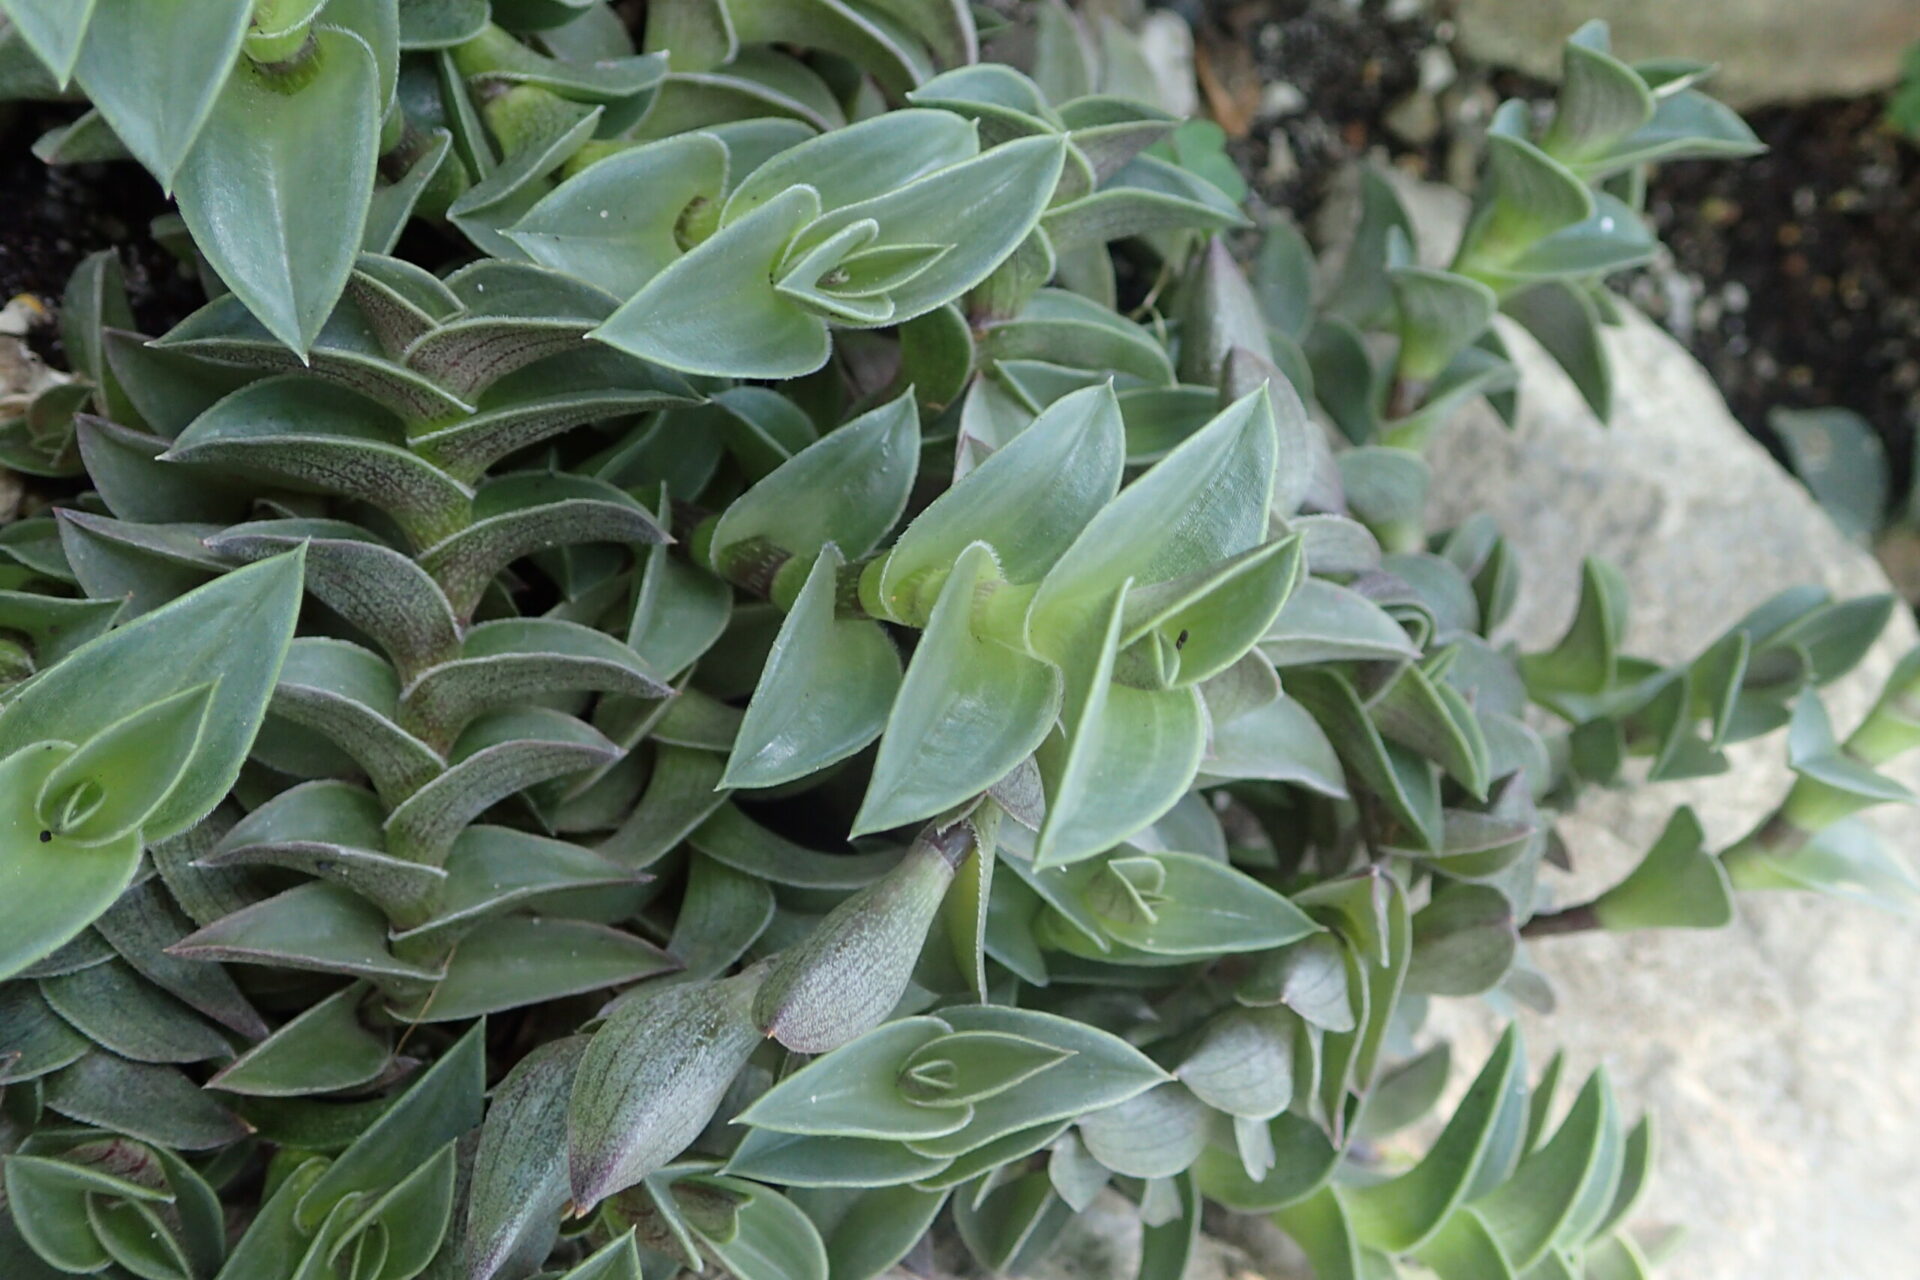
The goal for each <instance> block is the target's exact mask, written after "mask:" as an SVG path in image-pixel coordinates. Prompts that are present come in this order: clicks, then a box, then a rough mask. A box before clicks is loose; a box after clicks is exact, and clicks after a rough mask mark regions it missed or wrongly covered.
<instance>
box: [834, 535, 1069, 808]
mask: <svg viewBox="0 0 1920 1280" xmlns="http://www.w3.org/2000/svg"><path fill="white" fill-rule="evenodd" d="M993 574H996V566H995V565H994V562H993V552H992V549H991V548H989V547H988V546H987V544H985V543H983V542H976V543H974V544H973V545H972V546H970V547H968V548H967V549H966V550H965V551H964V552H963V553H961V556H960V559H959V561H958V562H957V563H956V564H955V565H954V567H953V571H952V573H951V574H949V575H948V577H947V580H946V584H945V585H944V586H942V587H941V589H940V595H939V599H938V600H937V601H936V602H935V603H934V606H933V612H932V616H931V617H929V619H928V620H927V629H926V632H925V633H924V634H923V635H922V636H921V638H920V644H919V647H918V648H917V649H915V650H914V654H913V657H912V659H911V660H910V661H909V662H908V664H907V674H906V679H905V680H904V681H903V682H902V684H901V686H900V694H899V696H898V697H897V698H896V699H895V700H894V705H893V712H892V714H891V715H890V716H889V717H888V719H887V729H886V733H885V734H884V735H883V736H882V737H881V739H880V754H879V757H878V759H877V760H876V761H875V762H874V768H873V780H872V782H871V783H870V784H869V786H868V788H867V795H866V798H865V799H864V800H863V801H862V802H861V806H860V812H859V814H858V815H857V816H856V817H855V819H854V833H855V834H861V833H864V832H870V831H883V830H885V829H887V828H888V827H897V826H901V825H904V824H905V823H908V822H912V821H915V820H917V819H921V818H930V817H932V816H933V815H934V814H936V813H939V812H940V811H941V810H943V809H946V808H948V807H950V806H952V805H955V804H958V803H959V802H960V801H962V800H964V799H966V798H967V797H968V796H970V795H974V794H977V793H979V792H982V791H985V790H986V789H987V788H988V787H990V786H992V785H993V784H994V783H996V782H998V781H999V780H1000V779H1001V778H1003V777H1005V776H1006V775H1007V774H1008V773H1010V772H1012V770H1013V768H1014V766H1016V765H1017V764H1019V763H1020V761H1021V760H1023V759H1025V758H1026V757H1027V756H1028V755H1029V754H1031V753H1032V751H1033V749H1034V748H1035V747H1037V746H1039V745H1040V741H1041V739H1042V738H1044V737H1045V736H1046V733H1047V731H1048V729H1049V728H1051V727H1052V725H1053V720H1054V717H1055V715H1056V714H1057V713H1058V710H1059V706H1060V676H1059V673H1058V671H1057V670H1056V669H1055V668H1054V667H1053V666H1051V665H1050V664H1048V663H1045V662H1042V661H1041V660H1039V659H1038V658H1034V657H1032V656H1030V655H1028V654H1026V653H1023V652H1021V651H1020V650H1018V649H1015V648H1013V647H1012V646H1010V645H1008V644H1005V643H1003V642H1001V641H999V640H996V639H993V638H991V637H983V636H981V635H980V634H979V632H978V630H977V629H976V625H975V622H974V619H973V617H972V615H973V612H974V602H975V599H976V597H977V596H978V595H979V593H980V592H981V591H982V590H983V589H985V588H986V587H987V585H988V584H989V583H990V582H991V581H992V578H991V577H990V576H989V575H993ZM1002 589H1003V590H1004V589H1005V588H1002Z"/></svg>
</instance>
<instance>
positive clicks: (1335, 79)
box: [1174, 0, 1443, 219]
mask: <svg viewBox="0 0 1920 1280" xmlns="http://www.w3.org/2000/svg"><path fill="white" fill-rule="evenodd" d="M1174 7H1175V8H1176V9H1179V10H1181V11H1183V12H1186V13H1187V16H1188V18H1189V20H1191V21H1194V22H1195V24H1196V27H1197V29H1198V33H1199V35H1198V40H1197V44H1198V46H1199V48H1198V61H1199V63H1200V82H1201V86H1202V89H1203V97H1204V104H1205V106H1206V107H1207V108H1208V109H1209V110H1210V111H1211V112H1212V113H1213V115H1214V117H1215V118H1216V119H1218V120H1219V121H1220V122H1221V123H1222V125H1224V126H1225V127H1226V129H1227V132H1228V134H1229V137H1230V139H1231V141H1230V145H1229V149H1230V151H1231V152H1232V154H1233V157H1234V159H1236V160H1237V161H1239V163H1240V166H1241V169H1242V171H1243V172H1245V173H1246V174H1247V177H1248V180H1249V182H1250V183H1251V184H1252V186H1253V188H1254V192H1255V194H1256V196H1258V198H1259V199H1260V200H1262V201H1264V202H1265V203H1266V204H1267V205H1268V206H1269V207H1270V208H1275V209H1285V210H1287V211H1289V212H1291V213H1293V214H1294V215H1295V216H1296V217H1299V218H1302V219H1304V218H1305V217H1306V216H1307V215H1308V214H1310V213H1311V212H1312V211H1313V210H1314V209H1315V208H1316V207H1317V206H1318V205H1319V204H1320V202H1321V200H1322V199H1323V198H1324V197H1325V196H1326V194H1327V184H1328V183H1329V182H1330V181H1331V180H1332V179H1333V177H1334V176H1335V175H1336V174H1338V173H1339V172H1340V171H1341V170H1342V169H1343V168H1344V167H1345V166H1346V165H1347V164H1349V163H1350V162H1351V161H1352V160H1353V159H1354V158H1355V157H1357V156H1363V155H1366V154H1367V153H1368V152H1369V151H1371V150H1372V149H1373V148H1375V147H1377V146H1384V147H1387V148H1388V149H1389V150H1390V151H1392V152H1393V153H1395V155H1396V156H1397V157H1399V158H1401V161H1402V162H1403V163H1408V164H1409V165H1410V166H1412V167H1417V168H1420V169H1422V170H1424V169H1425V168H1427V167H1428V166H1429V165H1431V164H1433V163H1434V162H1436V160H1437V158H1438V157H1439V156H1440V155H1441V154H1442V151H1443V140H1442V139H1441V138H1439V137H1438V135H1436V137H1435V138H1434V139H1433V140H1432V142H1433V145H1418V144H1415V143H1413V142H1411V141H1409V140H1408V139H1406V138H1400V137H1395V136H1394V135H1393V134H1392V133H1390V132H1389V130H1388V129H1387V127H1386V125H1385V117H1386V111H1387V108H1388V107H1389V106H1390V105H1391V104H1394V103H1397V102H1401V101H1403V100H1405V99H1406V98H1407V97H1408V96H1409V95H1411V94H1413V93H1414V91H1415V90H1416V89H1417V88H1418V87H1419V83H1420V60H1421V54H1422V51H1423V50H1425V49H1428V48H1431V47H1435V46H1436V45H1437V44H1438V43H1439V37H1438V36H1437V35H1436V32H1435V24H1434V22H1433V20H1432V19H1431V18H1430V17H1428V16H1426V14H1425V13H1424V12H1415V13H1411V14H1408V15H1407V16H1398V15H1399V11H1400V10H1402V9H1403V8H1405V6H1397V5H1393V4H1389V3H1387V2H1386V0H1365V3H1362V4H1360V5H1357V6H1349V5H1346V4H1343V3H1339V0H1225V2H1221V0H1214V2H1213V3H1209V4H1207V5H1205V6H1204V12H1203V13H1201V14H1200V15H1199V16H1198V17H1196V16H1195V14H1194V13H1192V12H1188V11H1187V10H1188V7H1187V6H1181V5H1176V6H1174ZM1193 7H1195V8H1198V7H1199V6H1193Z"/></svg>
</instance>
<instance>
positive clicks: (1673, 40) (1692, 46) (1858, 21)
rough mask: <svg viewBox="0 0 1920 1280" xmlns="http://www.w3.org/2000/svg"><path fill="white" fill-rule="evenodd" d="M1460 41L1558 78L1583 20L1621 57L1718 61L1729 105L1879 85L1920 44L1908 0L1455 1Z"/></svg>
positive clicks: (1918, 24) (1719, 90) (1485, 55)
mask: <svg viewBox="0 0 1920 1280" xmlns="http://www.w3.org/2000/svg"><path fill="white" fill-rule="evenodd" d="M1455 17H1456V19H1457V21H1458V24H1459V33H1460V34H1459V43H1460V47H1461V48H1463V49H1465V50H1466V51H1467V52H1469V53H1471V54H1473V55H1474V56H1475V57H1477V58H1482V59H1485V60H1486V61H1489V62H1496V63H1500V64H1503V65H1506V66H1512V67H1517V68H1519V69H1520V70H1522V71H1527V72H1530V73H1532V74H1534V75H1538V76H1546V77H1549V78H1557V77H1558V76H1559V73H1560V47H1561V43H1562V42H1563V41H1564V40H1565V39H1566V37H1567V35H1568V33H1570V32H1572V31H1573V30H1574V29H1575V28H1576V27H1578V26H1579V25H1580V24H1581V23H1582V22H1585V21H1586V20H1587V19H1589V18H1605V19H1607V21H1608V22H1610V23H1611V24H1612V26H1613V39H1614V48H1615V49H1616V50H1618V51H1619V52H1620V53H1621V54H1623V55H1624V56H1626V57H1628V58H1630V59H1631V58H1649V57H1682V56H1684V57H1690V58H1701V59H1704V60H1706V61H1708V62H1717V63H1719V64H1720V71H1719V73H1718V74H1717V75H1715V77H1714V79H1713V85H1712V88H1713V92H1714V93H1715V94H1716V95H1717V96H1720V97H1723V98H1725V99H1726V100H1727V101H1729V102H1731V103H1733V104H1734V105H1736V106H1752V105H1755V104H1758V103H1762V102H1791V101H1798V100H1801V99H1806V98H1821V97H1847V96H1851V95H1853V94H1857V93H1862V92H1866V91H1868V90H1873V89H1879V88H1884V87H1885V86H1887V85H1889V84H1892V83H1893V82H1894V80H1895V79H1896V78H1898V76H1899V69H1900V57H1901V54H1902V53H1903V52H1904V51H1905V50H1906V48H1907V46H1908V45H1910V44H1912V43H1913V42H1914V41H1916V40H1920V4H1915V3H1914V2H1913V0H1459V3H1458V5H1457V6H1456V8H1455Z"/></svg>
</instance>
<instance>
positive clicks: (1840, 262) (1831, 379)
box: [1630, 98, 1920, 494]
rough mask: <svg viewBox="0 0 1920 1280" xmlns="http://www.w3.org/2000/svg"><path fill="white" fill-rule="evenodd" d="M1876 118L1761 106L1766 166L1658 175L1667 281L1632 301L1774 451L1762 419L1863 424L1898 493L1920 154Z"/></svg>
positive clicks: (1906, 456) (1911, 339) (1845, 105)
mask: <svg viewBox="0 0 1920 1280" xmlns="http://www.w3.org/2000/svg"><path fill="white" fill-rule="evenodd" d="M1883 110H1884V103H1883V101H1881V100H1880V99H1877V98H1869V99H1861V100H1857V101H1837V102H1815V103H1810V104H1807V105H1804V106H1794V107H1776V108H1769V109H1766V110H1763V111H1759V112H1755V113H1753V114H1751V115H1750V116H1749V121H1748V122H1749V123H1750V124H1751V125H1752V126H1753V128H1754V131H1755V132H1756V133H1758V134H1759V135H1760V137H1761V139H1762V140H1763V141H1765V142H1766V144H1767V145H1768V147H1769V148H1771V150H1769V151H1768V153H1767V154H1766V155H1764V156H1759V157H1756V158H1754V159H1751V160H1745V161H1740V162H1737V163H1733V164H1678V165H1670V166H1668V167H1667V168H1666V169H1664V170H1662V171H1661V172H1660V173H1658V174H1657V175H1656V177H1655V180H1654V182H1653V184H1652V187H1651V189H1650V191H1649V201H1648V212H1649V213H1650V214H1651V215H1652V218H1653V221H1654V225H1655V226H1656V228H1657V229H1658V230H1659V233H1660V235H1661V237H1662V238H1663V239H1664V240H1665V241H1666V242H1667V245H1668V247H1669V249H1671V251H1672V253H1673V259H1674V273H1673V276H1672V277H1670V278H1668V279H1665V280H1662V279H1660V278H1659V277H1649V278H1646V279H1642V280H1636V281H1635V282H1634V285H1633V287H1632V289H1631V290H1630V292H1631V293H1632V295H1633V297H1634V300H1635V301H1636V302H1638V303H1640V304H1641V306H1643V307H1644V308H1645V309H1647V310H1648V311H1649V312H1650V313H1652V314H1653V315H1654V316H1655V317H1656V318H1658V319H1660V320H1661V321H1662V323H1664V324H1665V325H1666V326H1667V327H1668V328H1669V329H1670V330H1672V331H1673V332H1674V334H1675V335H1676V336H1678V337H1679V338H1681V339H1682V340H1683V341H1685V342H1686V343H1687V344H1688V345H1689V346H1691V347H1692V348H1693V351H1694V354H1695V355H1696V356H1698V357H1699V358H1700V360H1701V362H1702V363H1703V364H1705V365H1706V366H1707V368H1708V369H1709V370H1710V371H1712V373H1713V376H1714V380H1715V381H1717V382H1718V383H1719V384H1720V389H1721V390H1722V391H1724V392H1725V393H1726V396H1727V400H1728V402H1729V403H1730V404H1731V405H1732V406H1733V411H1734V413H1735V414H1736V415H1738V416H1739V418H1740V420H1741V421H1742V422H1743V423H1745V424H1746V425H1747V428H1748V430H1750V431H1752V432H1754V434H1756V435H1758V436H1759V437H1760V438H1761V439H1763V440H1766V441H1767V442H1768V443H1769V444H1770V445H1773V444H1776V442H1775V441H1774V440H1773V439H1772V434H1771V432H1770V431H1769V430H1768V428H1767V426H1766V418H1767V413H1768V411H1769V410H1771V409H1773V408H1776V407H1787V408H1819V407H1825V406H1830V405H1832V406H1839V407H1842V408H1847V409H1852V410H1854V411H1855V412H1856V413H1859V414H1860V415H1861V416H1862V417H1864V418H1865V419H1866V420H1867V421H1868V422H1869V423H1871V424H1873V426H1874V428H1875V430H1876V431H1877V432H1878V433H1879V435H1880V437H1881V439H1882V440H1883V441H1884V442H1885V444H1886V446H1887V453H1888V458H1889V461H1890V462H1891V463H1892V467H1893V474H1894V492H1895V493H1896V494H1899V493H1904V492H1906V490H1907V488H1908V485H1909V481H1908V480H1907V477H1909V476H1911V474H1912V469H1913V454H1914V436H1915V433H1916V431H1920V146H1917V145H1916V144H1914V143H1912V142H1908V141H1905V140H1903V139H1901V138H1898V137H1896V136H1895V135H1893V134H1891V133H1889V132H1887V131H1886V130H1884V129H1882V128H1881V127H1880V117H1881V113H1882V111H1883ZM1676 283H1677V285H1678V287H1674V286H1675V284H1676Z"/></svg>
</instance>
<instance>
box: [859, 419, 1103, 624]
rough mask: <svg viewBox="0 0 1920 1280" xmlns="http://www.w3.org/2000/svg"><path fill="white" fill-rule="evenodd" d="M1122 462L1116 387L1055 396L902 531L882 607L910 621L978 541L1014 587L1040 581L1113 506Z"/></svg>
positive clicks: (883, 580)
mask: <svg viewBox="0 0 1920 1280" xmlns="http://www.w3.org/2000/svg"><path fill="white" fill-rule="evenodd" d="M1123 461H1124V440H1123V436H1122V429H1121V419H1120V413H1119V405H1118V402H1117V401H1116V400H1115V399H1114V396H1113V392H1112V390H1111V388H1107V387H1089V388H1087V389H1086V390H1083V391H1076V392H1073V393H1071V394H1069V395H1066V396H1063V397H1062V398H1061V399H1059V400H1056V401H1055V402H1054V403H1053V404H1052V405H1050V406H1048V407H1047V409H1046V410H1045V411H1044V412H1042V413H1041V414H1040V416H1039V417H1037V418H1035V419H1034V420H1033V423H1032V425H1030V426H1029V427H1027V428H1026V430H1024V431H1022V432H1021V433H1020V434H1019V435H1017V436H1015V437H1014V438H1013V440H1011V441H1010V442H1008V443H1007V444H1006V445H1005V446H1004V447H1002V448H1000V449H998V450H996V451H995V452H994V453H993V454H992V455H991V456H989V457H988V458H987V459H986V461H984V462H982V463H981V464H980V465H979V466H977V467H975V468H974V469H973V470H972V471H969V472H968V473H967V474H966V475H965V476H963V477H962V478H961V479H960V480H959V482H958V483H956V484H955V485H954V486H953V487H952V488H951V489H948V490H947V491H946V492H945V493H943V494H941V495H940V497H938V498H936V499H935V500H934V502H933V503H932V505H930V506H929V507H928V508H927V509H926V510H925V511H923V512H921V513H920V514H919V515H918V516H916V517H915V518H914V520H913V521H912V523H910V524H909V525H908V526H907V527H906V529H905V530H904V531H903V532H902V533H901V535H900V538H899V540H898V541H897V542H895V543H894V545H893V548H892V549H891V550H890V551H889V552H888V553H887V556H886V562H885V567H884V569H883V570H882V572H881V577H880V586H879V591H880V597H881V599H882V601H883V603H884V605H885V607H886V608H887V609H888V610H889V611H891V612H892V613H893V615H894V616H896V617H911V616H913V615H914V611H915V610H916V608H917V595H918V592H919V591H920V590H921V589H923V587H924V586H925V584H927V583H928V582H929V581H931V580H932V579H933V577H934V575H936V574H938V573H941V572H944V571H945V570H947V569H948V568H949V567H950V566H951V565H953V564H954V562H955V561H957V560H958V559H959V558H960V556H961V553H962V552H964V551H965V550H966V549H967V547H968V545H969V544H971V543H973V542H975V541H985V542H986V543H987V544H988V545H989V546H991V547H992V548H993V552H994V556H995V558H996V560H997V561H998V563H999V566H1000V571H1001V573H1002V574H1003V575H1004V576H1005V578H1006V580H1007V581H1008V582H1012V583H1020V584H1025V583H1031V582H1037V581H1039V580H1040V579H1041V578H1042V577H1044V576H1045V574H1046V571H1047V570H1048V569H1049V568H1051V567H1052V565H1053V563H1054V562H1055V561H1056V560H1058V559H1059V558H1060V556H1061V555H1062V554H1064V553H1065V551H1066V549H1067V548H1068V547H1069V546H1071V545H1072V544H1073V541H1074V539H1075V538H1076V537H1078V536H1079V534H1080V532H1081V530H1082V529H1084V528H1085V527H1086V525H1087V523H1088V522H1089V521H1091V520H1093V519H1094V518H1095V516H1096V515H1097V514H1098V512H1099V511H1100V509H1101V508H1103V507H1104V506H1106V504H1107V503H1109V502H1111V501H1112V500H1113V496H1114V494H1115V493H1116V492H1118V490H1119V487H1120V472H1121V465H1122V462H1123Z"/></svg>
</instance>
